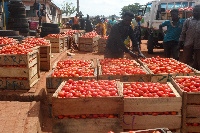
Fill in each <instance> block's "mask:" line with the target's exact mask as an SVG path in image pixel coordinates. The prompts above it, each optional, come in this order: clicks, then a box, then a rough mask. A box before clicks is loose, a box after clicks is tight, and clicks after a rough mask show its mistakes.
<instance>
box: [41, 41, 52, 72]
mask: <svg viewBox="0 0 200 133" xmlns="http://www.w3.org/2000/svg"><path fill="white" fill-rule="evenodd" d="M50 68H51V45H41V46H40V70H43V71H49V70H50Z"/></svg>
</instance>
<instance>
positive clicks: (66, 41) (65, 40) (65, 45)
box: [63, 36, 69, 50]
mask: <svg viewBox="0 0 200 133" xmlns="http://www.w3.org/2000/svg"><path fill="white" fill-rule="evenodd" d="M63 43H64V50H66V49H68V47H69V46H68V45H69V36H65V37H64V42H63Z"/></svg>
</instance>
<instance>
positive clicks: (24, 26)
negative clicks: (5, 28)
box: [8, 23, 29, 28]
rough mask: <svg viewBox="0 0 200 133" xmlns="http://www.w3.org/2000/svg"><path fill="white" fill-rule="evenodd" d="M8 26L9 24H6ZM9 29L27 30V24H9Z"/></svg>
mask: <svg viewBox="0 0 200 133" xmlns="http://www.w3.org/2000/svg"><path fill="white" fill-rule="evenodd" d="M8 25H9V23H8ZM10 27H13V28H28V27H29V24H28V23H10Z"/></svg>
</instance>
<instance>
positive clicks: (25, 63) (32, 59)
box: [0, 50, 39, 90]
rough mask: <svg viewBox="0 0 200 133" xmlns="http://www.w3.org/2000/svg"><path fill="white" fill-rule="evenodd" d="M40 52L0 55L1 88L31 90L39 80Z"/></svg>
mask: <svg viewBox="0 0 200 133" xmlns="http://www.w3.org/2000/svg"><path fill="white" fill-rule="evenodd" d="M38 57H39V54H38V51H37V50H34V51H33V52H29V53H27V54H13V55H11V54H9V55H0V66H1V67H0V82H1V85H0V89H7V90H9V89H11V90H29V89H30V88H31V87H32V86H33V85H34V84H35V83H36V82H37V81H38V80H39V65H38V64H39V63H38V62H39V58H38Z"/></svg>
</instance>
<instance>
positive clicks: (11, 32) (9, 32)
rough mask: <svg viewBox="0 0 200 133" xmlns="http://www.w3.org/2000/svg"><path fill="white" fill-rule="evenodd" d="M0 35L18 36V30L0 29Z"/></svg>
mask: <svg viewBox="0 0 200 133" xmlns="http://www.w3.org/2000/svg"><path fill="white" fill-rule="evenodd" d="M0 36H2V37H3V36H19V31H14V30H0Z"/></svg>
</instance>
